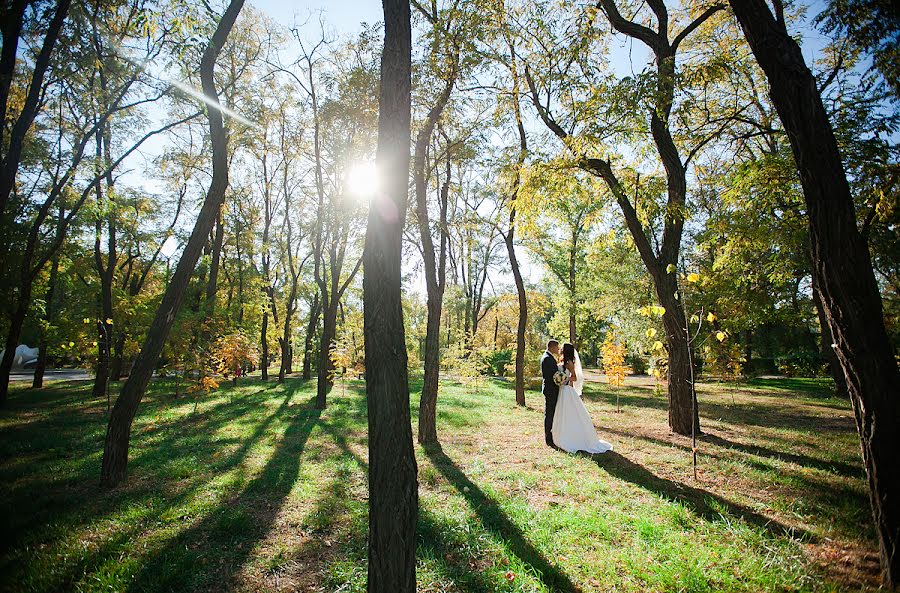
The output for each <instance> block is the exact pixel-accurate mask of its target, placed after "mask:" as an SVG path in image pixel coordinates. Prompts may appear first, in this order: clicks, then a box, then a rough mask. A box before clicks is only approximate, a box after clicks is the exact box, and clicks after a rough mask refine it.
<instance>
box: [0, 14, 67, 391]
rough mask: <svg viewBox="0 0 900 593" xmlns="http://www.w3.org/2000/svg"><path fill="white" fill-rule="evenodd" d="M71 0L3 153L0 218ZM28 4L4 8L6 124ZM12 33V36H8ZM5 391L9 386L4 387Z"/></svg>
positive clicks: (49, 35) (53, 25) (1, 61)
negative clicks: (24, 16) (10, 89)
mask: <svg viewBox="0 0 900 593" xmlns="http://www.w3.org/2000/svg"><path fill="white" fill-rule="evenodd" d="M70 4H71V1H70V0H59V2H57V4H56V9H55V10H54V12H53V17H52V18H51V19H50V23H49V26H48V27H47V30H46V32H45V33H44V41H43V43H42V44H41V50H40V52H38V55H37V58H35V62H34V70H33V71H32V72H31V81H30V83H29V85H28V92H27V94H26V96H25V102H24V103H23V105H22V109H21V111H20V112H19V117H18V118H17V119H16V121H15V123H14V124H13V127H12V131H11V132H10V136H9V144H8V145H6V146H5V148H6V154H4V155H3V159H2V162H0V217H3V216H5V215H6V205H7V202H8V201H9V195H10V193H12V189H13V186H14V185H15V183H16V173H17V171H18V169H19V161H20V160H21V158H22V149H23V148H24V146H25V137H26V136H27V134H28V130H29V129H30V128H31V124H32V123H33V122H34V118H35V117H36V116H37V114H38V111H39V110H40V102H41V97H42V95H43V91H44V89H43V87H44V75H45V74H46V72H47V68H48V67H49V66H50V56H51V54H52V53H53V48H54V46H55V45H56V41H57V40H58V38H59V33H60V31H61V30H62V26H63V23H64V21H65V20H66V15H67V14H68V12H69V5H70ZM23 14H24V7H23V6H22V3H21V2H20V1H16V2H14V3H13V5H12V6H11V7H10V9H9V11H8V12H7V10H4V11H3V15H2V16H3V17H4V19H6V18H9V19H10V22H7V21H6V20H4V24H3V26H2V30H3V47H2V50H0V53H2V55H0V67H2V68H3V71H2V72H0V94H3V95H5V96H3V97H0V98H2V110H3V116H4V119H2V120H0V122H3V125H4V126H5V125H6V124H5V122H6V119H5V118H6V116H8V115H9V114H8V112H7V109H8V105H7V103H8V100H9V85H10V83H11V82H12V76H13V75H14V73H15V65H16V58H15V56H16V49H17V47H18V38H19V35H20V33H21V29H22V17H23ZM8 35H9V36H8ZM4 392H5V388H4Z"/></svg>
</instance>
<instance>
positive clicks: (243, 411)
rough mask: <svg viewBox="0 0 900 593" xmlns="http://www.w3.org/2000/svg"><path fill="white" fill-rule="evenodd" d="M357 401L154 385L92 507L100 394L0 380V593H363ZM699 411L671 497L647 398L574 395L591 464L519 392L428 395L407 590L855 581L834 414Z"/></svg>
mask: <svg viewBox="0 0 900 593" xmlns="http://www.w3.org/2000/svg"><path fill="white" fill-rule="evenodd" d="M114 389H115V387H114ZM363 389H364V386H363V384H362V383H358V382H350V383H348V384H347V385H346V388H345V389H344V388H342V387H339V388H337V389H335V390H334V391H333V392H332V393H331V395H330V399H329V407H328V409H327V410H325V411H323V412H318V411H316V410H314V409H313V400H314V395H315V394H314V385H313V384H308V383H303V382H301V381H297V380H293V379H289V380H288V381H286V383H285V384H284V385H276V384H275V383H269V384H263V383H261V382H259V381H258V380H248V381H247V382H246V383H244V384H243V385H239V386H238V387H237V388H230V387H229V388H225V389H222V390H221V391H219V392H217V393H215V394H212V395H210V396H206V397H204V398H203V399H202V401H201V402H200V404H199V408H198V412H197V413H196V414H193V413H192V410H193V407H194V402H193V400H191V399H189V398H180V399H175V398H174V397H173V396H172V395H171V393H172V384H171V383H168V382H166V381H159V382H156V383H154V384H153V385H152V388H151V390H150V392H149V393H148V394H147V397H146V398H145V400H144V402H143V403H142V404H141V407H140V410H139V413H138V416H137V418H136V419H135V422H134V427H133V432H132V441H131V456H130V462H129V478H128V481H127V483H126V484H125V485H124V486H122V487H120V488H118V489H115V490H112V491H109V490H104V489H102V488H100V486H99V479H98V478H99V466H100V456H101V452H102V445H103V437H104V433H105V428H106V418H107V415H106V403H105V400H102V401H101V400H98V399H93V398H92V397H91V394H90V389H89V386H88V385H86V384H80V383H57V384H51V385H50V386H49V387H48V388H46V389H43V390H39V391H32V390H25V389H21V388H15V389H14V390H13V392H12V396H11V398H10V401H9V403H8V405H7V406H6V408H5V409H3V410H2V411H0V434H2V439H0V483H2V484H3V488H2V490H0V525H2V531H3V533H2V537H0V590H2V591H41V592H44V591H46V592H51V591H96V592H99V591H213V590H214V591H222V590H231V591H283V590H291V591H294V590H296V591H319V590H327V591H336V590H341V591H364V590H365V580H366V525H367V516H366V513H367V504H366V500H367V486H366V475H367V450H366V445H367V440H366V434H365V430H366V415H365V414H366V405H365V398H364V396H363ZM114 392H115V391H114ZM413 394H414V395H413V398H412V399H413V400H414V401H413V417H414V421H415V413H416V408H417V405H416V404H417V402H416V400H417V394H418V385H414V386H413ZM616 395H618V396H619V406H620V408H621V412H616ZM699 399H700V405H701V422H702V424H703V428H704V431H705V432H706V434H705V435H704V436H703V437H702V438H701V439H700V444H699V448H700V469H701V475H700V479H699V480H698V481H694V480H693V473H692V468H691V465H690V440H689V439H687V438H685V437H681V436H677V435H672V434H670V433H669V432H668V430H667V428H666V400H665V395H659V394H657V393H655V391H654V390H653V389H652V388H646V387H640V386H626V387H624V388H622V389H620V390H618V391H613V390H611V389H610V388H609V387H608V386H606V385H600V384H589V385H588V390H587V391H586V393H585V401H586V403H587V404H588V406H589V408H590V410H591V412H592V415H593V418H594V421H595V424H596V425H597V426H598V427H600V432H601V434H602V435H603V436H604V437H605V438H606V439H607V440H610V441H612V442H613V443H614V444H615V447H616V450H615V452H614V453H609V454H605V455H601V456H596V457H594V458H591V457H587V456H576V455H566V454H562V453H559V452H555V451H551V450H550V449H548V448H547V447H545V446H544V445H543V428H542V408H543V401H542V398H541V396H540V394H538V393H532V392H529V393H528V401H529V407H528V408H524V409H523V408H517V407H516V406H515V405H514V404H513V402H514V395H513V392H512V390H510V389H509V386H508V385H507V384H505V383H503V382H490V383H489V384H488V385H486V386H484V387H482V388H481V389H475V390H473V389H467V388H463V387H461V386H459V385H455V384H451V383H445V384H443V385H442V387H441V394H440V398H439V404H438V409H439V413H438V422H439V427H438V429H439V434H440V436H441V441H442V445H441V446H440V447H429V448H427V449H426V448H422V447H418V446H417V447H416V455H417V459H418V464H419V485H420V488H419V492H420V520H419V533H418V580H419V590H420V591H460V592H488V591H584V592H588V591H635V592H637V591H684V592H703V591H710V592H712V591H838V590H859V589H864V588H866V587H871V586H872V585H873V584H874V583H875V577H876V576H877V555H876V553H875V548H874V544H873V538H874V535H873V530H872V526H871V519H870V517H869V510H868V502H867V498H866V490H865V482H864V477H863V473H862V469H861V466H860V462H859V459H858V450H859V445H858V443H857V441H856V435H855V432H854V424H853V418H852V411H851V410H850V409H849V406H848V404H847V403H846V402H843V401H840V400H836V399H833V398H830V397H829V396H828V385H827V384H824V383H822V382H820V381H799V382H798V380H793V379H792V380H765V381H763V380H756V381H753V382H751V383H749V384H742V385H732V384H727V385H726V384H710V385H704V386H703V388H702V390H701V392H700V396H699Z"/></svg>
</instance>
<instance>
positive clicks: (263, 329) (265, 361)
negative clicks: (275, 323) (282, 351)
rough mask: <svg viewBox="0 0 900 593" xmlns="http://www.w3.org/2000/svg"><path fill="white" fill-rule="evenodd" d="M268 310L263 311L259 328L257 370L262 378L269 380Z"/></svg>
mask: <svg viewBox="0 0 900 593" xmlns="http://www.w3.org/2000/svg"><path fill="white" fill-rule="evenodd" d="M268 331H269V312H268V311H263V314H262V324H261V326H260V329H259V370H260V373H261V374H262V380H263V381H268V380H269V336H268Z"/></svg>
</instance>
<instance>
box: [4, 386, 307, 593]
mask: <svg viewBox="0 0 900 593" xmlns="http://www.w3.org/2000/svg"><path fill="white" fill-rule="evenodd" d="M296 390H297V387H296V386H291V387H290V388H288V390H287V393H286V394H285V397H284V400H283V401H282V403H281V404H280V405H279V406H278V408H277V409H276V410H274V411H272V413H270V414H268V415H267V416H266V417H264V418H263V419H262V420H261V421H260V422H259V423H258V425H257V426H256V427H255V429H254V431H253V433H252V434H250V435H249V436H248V437H247V438H246V439H245V440H244V443H243V444H242V446H241V447H239V448H238V449H236V450H234V451H232V452H230V453H229V454H227V455H226V457H225V458H224V459H222V460H220V461H218V462H215V463H214V464H213V465H212V466H211V469H209V470H208V471H198V472H196V473H195V474H194V476H192V477H191V478H190V479H189V480H187V482H185V483H180V484H179V486H178V491H177V492H176V493H174V494H172V495H163V494H162V493H161V492H160V487H159V486H160V482H159V480H153V481H152V482H151V483H147V482H146V481H141V483H140V485H138V486H137V487H133V484H132V483H131V482H126V485H125V486H124V487H120V488H118V489H115V490H112V491H105V490H104V491H100V492H93V493H92V496H91V497H90V498H88V497H87V496H86V495H82V496H71V492H69V494H70V496H66V495H65V494H66V492H55V491H51V492H49V496H50V498H47V497H48V492H40V493H39V494H38V495H37V496H35V495H34V493H32V498H33V500H32V501H25V500H23V501H22V504H23V505H25V506H22V507H19V508H18V509H17V510H18V511H19V512H18V513H16V515H17V516H19V517H27V520H26V521H25V522H24V523H21V524H17V529H16V531H15V532H10V534H11V535H12V536H13V537H14V538H15V539H13V540H12V541H10V540H7V541H5V542H4V544H8V546H6V545H4V546H3V549H4V551H3V552H2V553H0V558H2V559H3V560H2V561H0V574H13V573H14V572H15V571H16V570H20V569H24V568H27V566H25V565H18V566H16V565H12V564H10V563H11V562H13V561H14V556H10V555H7V553H6V551H5V550H7V548H8V549H12V548H13V547H14V546H15V545H19V546H20V545H22V543H23V542H24V541H27V539H23V538H32V537H38V538H39V541H45V540H46V539H47V538H48V535H47V534H45V532H44V530H43V529H40V528H39V526H40V525H43V523H42V521H44V519H42V518H46V517H47V513H48V512H50V511H52V512H53V521H52V524H53V525H56V526H60V525H64V529H65V530H66V531H67V532H69V531H72V530H75V529H79V528H81V527H82V526H83V525H87V524H89V523H97V522H98V521H100V520H103V518H104V517H111V516H112V515H113V514H115V513H118V512H122V511H127V512H129V514H131V513H133V512H135V510H137V509H140V511H139V513H138V515H136V516H134V515H132V516H131V519H130V521H129V524H130V525H129V527H127V528H124V529H123V528H118V529H116V530H114V531H111V532H109V534H108V535H107V536H106V537H105V538H104V539H103V541H102V542H101V543H99V544H98V545H96V546H95V547H91V548H89V549H85V550H84V553H83V555H80V556H79V555H77V554H76V555H67V556H66V560H65V563H63V564H60V563H57V564H56V565H55V566H54V570H53V573H52V574H47V575H44V577H45V578H46V579H47V587H45V588H44V589H41V590H48V591H49V590H54V591H55V590H67V589H71V588H72V587H73V585H74V583H75V580H76V579H78V578H79V577H83V576H84V575H88V574H91V573H93V572H95V571H97V570H102V568H101V567H102V566H103V564H104V563H106V562H109V560H110V559H111V558H113V557H115V556H117V555H120V554H121V552H122V550H123V549H125V548H127V547H130V546H131V545H132V544H133V540H134V538H137V537H139V536H140V534H141V533H142V532H144V531H145V530H146V528H147V522H148V521H150V522H153V521H158V520H159V519H160V517H163V516H165V515H167V514H170V513H172V512H173V511H175V510H176V509H179V508H180V507H181V506H182V505H183V504H184V503H185V502H187V501H188V500H189V499H190V498H191V497H192V496H194V495H195V494H196V493H197V492H198V491H199V490H200V489H201V488H203V486H204V484H206V483H207V482H208V481H209V480H210V479H211V477H212V476H213V475H218V474H221V473H222V472H225V471H228V470H230V469H232V468H234V467H236V466H237V465H239V464H240V463H241V462H242V461H243V460H244V458H245V457H246V456H247V454H248V453H249V452H250V450H251V449H252V447H253V445H254V444H256V443H257V442H258V441H259V439H260V438H261V437H262V436H263V435H264V433H265V432H266V430H268V428H269V426H270V425H271V424H272V422H273V421H274V420H276V419H277V418H279V417H280V416H281V414H283V413H284V412H285V411H286V410H287V409H288V407H289V404H290V401H291V399H292V397H293V395H294V392H295V391H296ZM198 432H200V433H201V435H203V434H205V435H207V436H208V432H205V431H202V430H200V431H198ZM201 441H202V438H201ZM201 441H197V440H196V439H191V440H190V442H188V443H183V447H177V448H175V449H167V450H166V451H167V454H176V455H177V454H181V455H183V454H185V453H186V452H187V451H193V449H192V447H203V443H202V442H201ZM208 446H209V443H206V447H205V448H208ZM179 451H180V453H179ZM92 474H93V472H92ZM164 477H165V476H163V478H164ZM82 480H83V481H84V482H85V483H86V484H87V487H88V488H91V485H90V483H88V482H87V478H86V477H85V476H82ZM88 500H90V502H89V503H87V504H86V501H88ZM29 505H31V506H29ZM34 505H38V506H37V507H35V506H34ZM38 508H39V509H47V511H46V512H45V511H43V510H42V511H40V512H38V511H37V509H38ZM29 509H30V510H29ZM29 525H31V526H33V527H34V529H28V528H27V527H28V526H29ZM42 533H44V535H41V534H42ZM17 534H18V535H17ZM65 564H67V566H66V565H65ZM36 590H38V589H36Z"/></svg>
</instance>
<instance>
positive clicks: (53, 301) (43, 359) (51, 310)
mask: <svg viewBox="0 0 900 593" xmlns="http://www.w3.org/2000/svg"><path fill="white" fill-rule="evenodd" d="M64 216H65V211H64V209H63V208H62V207H61V208H60V209H59V218H58V219H57V225H58V226H57V232H60V226H61V225H62V224H63V220H64ZM58 282H59V255H54V256H53V260H52V262H51V264H50V278H49V280H48V282H47V296H46V305H45V309H44V323H45V326H44V327H43V328H42V329H41V338H40V340H41V341H40V343H39V344H38V359H37V364H35V367H34V376H33V377H32V379H31V387H32V389H39V388H41V387H43V386H44V372H45V371H46V370H47V348H48V346H49V341H48V340H47V331H48V330H49V329H50V324H51V323H53V320H54V318H55V317H56V306H57V304H58V301H59V299H58V291H57V283H58Z"/></svg>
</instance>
